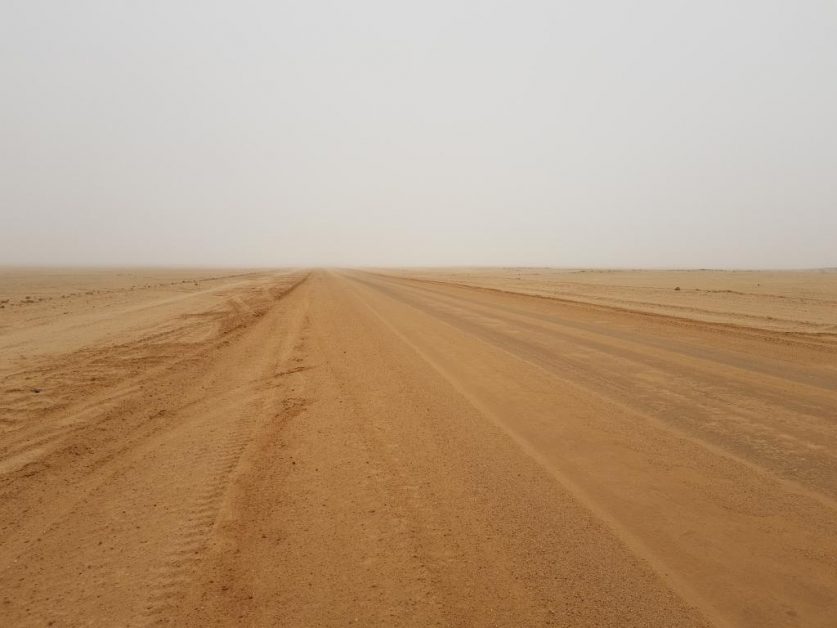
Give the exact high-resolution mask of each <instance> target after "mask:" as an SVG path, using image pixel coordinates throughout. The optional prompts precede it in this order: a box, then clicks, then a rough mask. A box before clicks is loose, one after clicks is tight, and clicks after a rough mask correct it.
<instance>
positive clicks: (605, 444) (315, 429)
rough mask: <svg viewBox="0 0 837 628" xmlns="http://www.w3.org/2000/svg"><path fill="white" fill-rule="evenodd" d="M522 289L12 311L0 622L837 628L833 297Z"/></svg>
mask: <svg viewBox="0 0 837 628" xmlns="http://www.w3.org/2000/svg"><path fill="white" fill-rule="evenodd" d="M459 279H461V278H459ZM492 281H494V280H493V279H492ZM102 285H103V286H104V284H102ZM500 285H501V284H499V283H498V284H497V285H494V284H490V283H485V285H483V286H479V285H468V282H465V281H461V280H457V278H456V277H455V276H446V275H438V276H435V277H434V276H431V275H428V274H427V273H424V274H416V273H412V274H411V273H396V272H380V273H373V272H360V271H313V272H300V271H286V272H278V271H277V272H254V273H246V274H241V273H237V274H235V276H233V273H228V274H223V273H222V274H218V273H215V274H211V273H205V274H204V275H188V274H186V275H183V276H181V275H176V276H175V275H172V276H167V277H163V278H161V277H157V278H156V279H155V282H154V283H153V284H152V283H149V281H146V282H145V283H143V284H142V286H138V285H135V284H133V283H131V280H130V278H128V277H125V278H123V279H122V280H119V281H112V282H111V283H110V284H108V285H107V286H106V287H102V288H101V289H100V290H93V291H90V290H85V291H81V290H79V291H75V292H74V291H73V290H65V291H64V292H63V293H61V294H58V292H61V291H60V290H58V292H55V294H53V293H51V292H50V290H53V288H44V289H43V296H40V297H38V296H36V298H32V297H31V296H29V295H27V296H29V298H27V299H22V298H19V297H18V296H14V297H12V298H10V300H9V301H8V302H7V303H5V304H4V305H7V306H8V307H6V308H4V309H3V310H0V358H2V360H0V377H2V378H3V383H2V389H0V591H2V594H1V595H2V599H0V620H2V623H3V624H4V625H30V624H31V625H43V624H46V623H48V622H50V621H52V622H55V623H56V624H58V625H77V624H90V623H93V624H100V625H101V624H116V625H142V624H154V623H171V624H174V625H196V626H197V625H207V624H225V625H232V624H242V623H246V624H251V625H280V624H281V625H292V626H309V625H337V624H340V625H345V624H347V623H356V624H358V625H416V626H426V625H479V626H482V625H508V626H518V625H557V626H579V625H597V626H601V625H666V626H687V625H742V626H794V625H800V626H802V625H804V626H829V625H834V624H835V622H837V541H835V539H837V338H835V334H834V331H835V326H834V324H833V322H830V321H829V319H828V317H829V315H830V314H829V311H830V310H829V307H828V303H826V299H825V298H821V296H817V295H812V294H809V295H807V296H806V297H804V298H802V299H801V300H800V301H799V303H800V304H799V305H798V308H797V309H796V310H794V307H797V306H794V303H795V302H794V301H792V300H788V298H786V297H785V296H783V295H779V296H776V295H774V296H775V298H774V299H773V301H772V302H775V303H776V304H777V305H776V306H775V307H776V308H779V309H778V310H777V311H780V312H781V316H774V315H773V314H771V315H770V316H765V317H763V319H760V318H759V311H760V310H759V303H760V301H759V299H762V298H767V297H763V296H759V294H758V293H757V292H756V293H754V294H748V295H742V293H741V292H740V291H728V292H727V293H724V292H723V291H718V292H717V293H713V296H712V299H713V301H712V305H711V308H707V309H705V310H701V311H702V312H703V314H701V315H700V316H697V315H694V314H693V310H696V308H695V307H694V305H693V301H694V300H696V299H697V297H694V299H693V301H689V299H691V298H692V296H694V295H692V296H688V295H687V297H685V298H684V300H682V301H681V302H678V303H685V302H688V303H689V306H688V307H685V306H683V305H678V303H674V302H673V301H672V299H671V297H670V296H668V294H669V292H670V290H669V289H668V288H667V289H666V292H665V294H666V298H665V300H660V301H659V302H655V303H656V304H652V305H648V303H649V302H650V301H649V300H648V299H647V298H646V300H645V305H646V306H645V307H630V308H628V307H625V302H626V300H628V299H629V297H630V295H629V294H627V293H624V294H623V293H620V295H619V298H618V301H619V302H618V303H617V302H616V299H614V300H613V302H610V301H607V299H606V297H607V294H606V293H607V289H606V287H601V286H598V287H596V289H595V290H596V292H595V294H593V296H592V297H591V298H589V299H587V300H586V301H585V300H584V299H579V298H576V297H577V295H576V296H575V297H574V298H573V299H563V300H560V299H554V298H547V297H548V296H549V295H547V294H536V293H533V294H519V293H516V292H515V290H512V289H511V288H512V287H513V285H512V282H506V283H505V284H502V286H505V288H504V290H499V289H496V288H498V287H499V286H500ZM56 290H57V289H56ZM624 290H627V288H623V292H624ZM522 291H523V290H517V292H522ZM724 294H729V295H731V296H730V297H729V298H730V299H737V300H738V301H736V303H741V304H742V305H741V307H742V308H745V309H746V312H745V313H744V314H742V315H741V316H740V317H739V318H737V319H736V317H735V315H734V313H730V312H728V311H724V310H723V307H722V306H723V303H724V301H723V299H724V298H726V297H725V296H724ZM626 295H627V296H626ZM0 296H2V295H0ZM678 298H679V297H678ZM38 299H41V300H38ZM805 299H807V301H806V300H805ZM771 307H772V306H771ZM797 311H798V312H799V313H800V315H799V316H800V322H798V323H796V322H794V320H793V317H794V312H797ZM690 312H692V313H690ZM706 312H709V313H708V314H707V313H706ZM806 312H807V313H808V318H807V319H805V313H806ZM803 319H805V320H803ZM760 320H763V321H767V322H765V324H759V321H760ZM783 325H784V326H785V327H782V326H783Z"/></svg>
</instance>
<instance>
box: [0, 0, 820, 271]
mask: <svg viewBox="0 0 837 628" xmlns="http://www.w3.org/2000/svg"><path fill="white" fill-rule="evenodd" d="M0 85H2V94H0V219H1V220H0V263H36V264H56V263H70V264H89V263H116V264H126V263H127V264H148V263H155V264H218V265H226V264H243V265H284V264H297V265H309V264H327V265H362V264H372V265H381V264H421V265H429V264H504V265H507V264H521V265H562V266H585V265H595V266H711V267H730V266H738V267H794V266H796V267H801V266H825V265H829V266H837V2H835V1H834V0H823V1H805V0H781V1H779V2H773V1H770V0H754V1H744V0H739V1H735V0H732V1H731V0H724V1H719V2H713V1H705V0H701V1H697V0H694V1H691V2H677V1H672V0H660V1H658V2H642V1H639V2H628V1H624V0H623V1H614V2H596V1H587V0H584V1H582V0H578V1H576V2H558V1H544V2H522V1H508V2H492V1H477V0H473V1H470V2H462V1H459V2H457V1H451V0H444V1H438V2H437V1H428V0H423V1H421V2H410V3H406V2H395V1H392V0H388V1H380V2H370V1H365V0H360V1H358V0H353V1H352V2H346V1H336V2H323V1H319V0H302V1H299V2H281V1H274V2H243V1H233V0H229V1H227V2H207V1H205V0H195V1H194V2H186V1H177V0H164V1H148V0H144V1H142V2H127V1H117V0H102V1H100V2H89V1H81V0H73V1H66V0H56V1H53V2H41V1H37V0H21V1H11V0H0Z"/></svg>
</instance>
